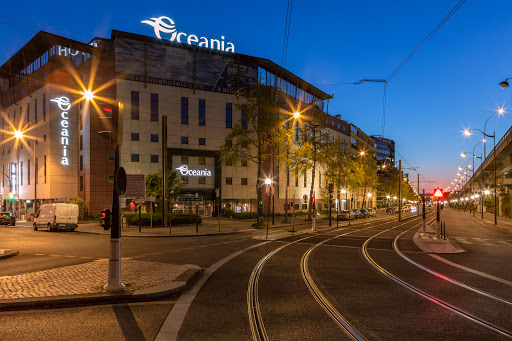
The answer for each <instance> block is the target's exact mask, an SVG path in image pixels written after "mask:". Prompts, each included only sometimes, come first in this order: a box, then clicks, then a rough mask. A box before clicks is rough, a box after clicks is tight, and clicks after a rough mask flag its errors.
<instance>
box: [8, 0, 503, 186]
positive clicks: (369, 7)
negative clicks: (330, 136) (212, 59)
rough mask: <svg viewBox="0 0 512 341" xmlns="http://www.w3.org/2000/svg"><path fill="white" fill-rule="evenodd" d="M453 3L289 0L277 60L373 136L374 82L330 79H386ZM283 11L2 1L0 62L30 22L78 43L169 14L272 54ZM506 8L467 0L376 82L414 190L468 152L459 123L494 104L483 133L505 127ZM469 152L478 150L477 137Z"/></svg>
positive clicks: (248, 6)
mask: <svg viewBox="0 0 512 341" xmlns="http://www.w3.org/2000/svg"><path fill="white" fill-rule="evenodd" d="M458 2H459V0H448V1H447V0H430V1H377V0H361V1H323V0H319V1H315V2H310V1H301V0H296V1H294V2H293V12H292V19H291V26H290V36H289V44H288V51H287V58H286V65H285V68H287V69H288V70H290V71H291V72H293V73H294V74H296V75H298V76H300V77H302V78H303V79H305V80H306V81H308V82H310V83H312V84H314V85H317V86H318V87H319V88H320V89H322V90H323V91H325V92H327V93H332V94H334V99H333V100H331V102H330V104H329V112H330V113H331V114H333V115H334V114H341V116H342V118H343V119H345V120H347V121H349V122H351V123H353V124H355V125H357V126H359V127H360V128H362V129H363V130H364V131H365V132H366V133H368V134H382V96H383V86H382V84H381V83H364V84H361V85H343V84H339V83H346V82H356V81H358V80H360V79H363V78H373V79H383V78H384V79H385V78H387V77H388V76H389V75H390V74H391V72H392V71H393V70H394V69H395V68H396V67H397V66H398V65H399V64H400V63H401V62H402V60H403V59H404V58H405V57H406V56H407V55H408V54H409V53H410V52H412V51H413V50H414V48H415V47H416V46H417V45H418V44H419V43H420V42H421V41H422V40H423V39H424V38H425V37H426V36H427V34H428V33H429V32H430V31H431V30H432V29H433V28H434V27H435V26H436V25H437V24H438V23H439V22H440V21H441V20H442V19H443V18H444V17H445V15H446V14H448V12H450V10H451V9H452V8H453V7H455V5H456V4H457V3H458ZM286 9H287V1H284V0H281V1H257V2H248V1H197V2H193V1H183V2H175V1H168V2H153V3H146V2H140V1H138V2H129V1H123V2H114V1H112V2H110V1H101V2H100V1H95V0H91V1H87V2H62V4H61V5H60V6H58V5H50V3H48V2H31V4H30V6H27V7H26V8H25V9H24V10H23V11H20V10H19V3H17V2H5V3H3V4H2V11H1V12H0V37H1V41H2V51H1V53H0V64H3V63H4V62H5V61H6V60H7V59H8V58H9V57H11V56H12V54H13V53H15V52H16V51H17V50H18V49H20V48H21V47H22V46H23V45H24V44H25V43H26V42H27V41H28V40H29V39H30V38H32V36H33V35H34V34H35V33H36V32H37V31H38V30H39V29H38V28H37V27H39V28H42V29H44V30H46V31H48V32H51V33H55V34H59V35H63V36H67V37H70V38H72V39H76V40H78V41H82V42H88V41H89V40H91V39H92V38H93V37H94V36H100V37H110V30H111V29H117V30H121V31H128V32H132V33H138V34H143V35H148V36H153V35H154V32H153V29H152V28H151V27H149V26H148V25H145V24H142V23H140V22H141V21H142V20H145V19H149V18H150V17H159V16H168V17H170V18H172V19H173V20H174V22H175V23H176V26H177V28H178V29H179V30H182V31H184V32H187V33H189V34H197V35H198V36H206V37H211V38H218V37H220V36H225V39H226V41H230V42H232V43H234V45H235V52H239V53H243V54H248V55H253V56H258V57H262V58H267V59H270V60H272V61H274V62H276V63H278V64H281V60H282V52H283V35H284V27H285V18H286ZM70 13H73V14H70ZM510 13H512V2H511V1H510V0H495V1H482V0H469V1H467V2H466V3H465V4H464V6H462V8H461V9H460V10H459V11H458V12H457V13H456V14H455V15H454V16H453V17H452V18H451V19H450V20H449V21H448V22H447V23H446V24H445V25H444V26H443V27H442V28H441V30H439V32H438V33H437V34H436V35H435V36H434V37H433V38H432V39H431V40H430V41H428V43H427V44H426V45H425V46H424V47H423V48H422V49H421V50H420V51H419V53H418V54H417V55H416V56H415V57H414V58H412V59H411V61H410V62H409V63H408V64H407V65H406V66H405V67H404V68H403V69H402V70H401V71H400V72H399V73H398V74H397V75H396V76H395V77H394V78H393V79H392V80H391V81H390V83H389V84H388V88H387V95H388V96H387V108H386V125H385V130H384V136H385V137H387V138H391V139H394V140H395V141H396V149H397V151H398V153H400V155H402V156H403V157H404V158H405V159H406V160H407V161H408V162H409V163H410V164H411V165H412V166H415V167H419V172H420V174H421V176H422V177H423V178H424V179H427V180H435V181H437V182H436V183H435V184H431V185H426V186H423V185H422V186H421V188H423V187H424V188H426V189H427V190H429V189H430V188H432V187H433V185H434V186H441V187H446V186H449V185H450V182H451V181H453V178H454V177H455V175H456V173H457V167H458V166H460V165H462V164H465V163H466V160H464V159H462V158H461V157H460V156H459V154H460V153H461V152H467V151H470V152H471V151H472V150H473V147H474V146H475V144H477V143H478V142H479V141H480V140H481V137H480V136H479V135H476V134H475V135H473V136H471V137H469V138H468V137H465V136H463V134H462V130H463V129H464V128H479V129H483V124H484V121H485V119H486V118H487V117H488V116H490V115H492V114H493V113H495V111H496V110H497V109H498V108H499V107H505V108H507V107H510V109H509V110H508V113H506V114H505V115H504V116H503V117H500V118H497V117H494V118H492V119H491V120H489V123H488V124H487V131H488V132H489V133H492V131H493V130H494V129H495V130H496V135H497V141H498V140H499V139H501V137H502V136H503V134H504V133H505V132H506V131H507V130H508V128H509V127H510V126H511V123H512V88H508V89H501V88H500V87H499V86H498V83H499V82H500V81H502V80H504V79H505V78H508V77H512V65H511V62H510V61H511V60H512V19H511V17H510ZM6 18H10V19H13V20H17V21H18V22H16V21H11V20H8V19H6ZM11 25H14V26H17V27H14V26H11ZM30 25H33V26H30ZM490 142H491V145H490V147H488V148H487V151H488V152H489V151H490V150H491V149H492V140H491V141H490ZM475 153H476V154H480V153H482V144H480V145H479V146H477V147H476V148H475ZM396 158H397V160H398V159H400V158H401V157H400V156H399V155H398V154H397V155H396ZM478 164H479V161H477V162H476V163H475V165H478ZM404 166H405V167H409V166H408V165H407V163H405V164H404ZM410 174H411V176H412V178H414V179H415V178H416V173H414V172H412V171H411V172H410Z"/></svg>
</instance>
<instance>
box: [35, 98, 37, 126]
mask: <svg viewBox="0 0 512 341" xmlns="http://www.w3.org/2000/svg"><path fill="white" fill-rule="evenodd" d="M34 121H35V122H36V123H37V98H36V99H35V102H34Z"/></svg>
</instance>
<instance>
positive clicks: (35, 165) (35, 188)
mask: <svg viewBox="0 0 512 341" xmlns="http://www.w3.org/2000/svg"><path fill="white" fill-rule="evenodd" d="M36 142H37V141H36V140H34V204H33V205H32V207H33V209H32V211H34V212H32V213H34V217H35V215H36V213H37V181H38V178H37V175H38V174H37V163H36V157H37V154H36Z"/></svg>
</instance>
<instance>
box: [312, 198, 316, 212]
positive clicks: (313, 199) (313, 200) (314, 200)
mask: <svg viewBox="0 0 512 341" xmlns="http://www.w3.org/2000/svg"><path fill="white" fill-rule="evenodd" d="M311 203H312V204H313V209H315V206H316V205H315V203H316V198H315V197H312V198H311Z"/></svg>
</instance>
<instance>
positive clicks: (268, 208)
mask: <svg viewBox="0 0 512 341" xmlns="http://www.w3.org/2000/svg"><path fill="white" fill-rule="evenodd" d="M270 193H271V192H270V191H269V192H268V207H267V236H266V237H265V239H268V220H269V219H270Z"/></svg>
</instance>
